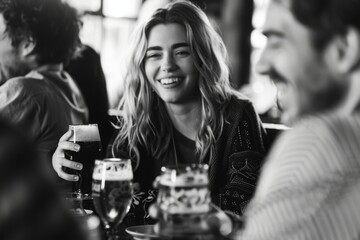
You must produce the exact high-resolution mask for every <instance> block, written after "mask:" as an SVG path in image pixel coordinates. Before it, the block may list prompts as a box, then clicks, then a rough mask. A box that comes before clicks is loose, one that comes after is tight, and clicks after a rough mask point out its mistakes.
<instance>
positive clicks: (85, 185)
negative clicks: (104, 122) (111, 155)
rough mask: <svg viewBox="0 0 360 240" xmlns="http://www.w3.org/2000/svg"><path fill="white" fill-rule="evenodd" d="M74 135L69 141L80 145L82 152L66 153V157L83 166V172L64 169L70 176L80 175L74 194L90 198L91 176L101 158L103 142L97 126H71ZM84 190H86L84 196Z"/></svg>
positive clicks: (74, 186) (74, 185)
mask: <svg viewBox="0 0 360 240" xmlns="http://www.w3.org/2000/svg"><path fill="white" fill-rule="evenodd" d="M69 129H70V130H71V131H72V132H73V135H72V136H71V138H70V139H69V141H71V142H74V143H77V144H79V145H80V151H79V152H75V151H65V157H66V158H67V159H69V160H72V161H76V162H80V163H82V164H83V168H82V170H81V171H79V170H74V169H70V168H66V167H64V171H65V172H67V173H69V174H75V175H78V177H79V180H78V181H77V182H74V183H73V192H74V193H75V194H77V197H78V198H86V197H89V195H88V193H90V191H91V176H92V170H93V166H94V161H95V159H98V158H100V157H101V141H100V134H99V129H98V126H97V124H87V125H70V126H69ZM82 189H84V190H85V194H83V191H82Z"/></svg>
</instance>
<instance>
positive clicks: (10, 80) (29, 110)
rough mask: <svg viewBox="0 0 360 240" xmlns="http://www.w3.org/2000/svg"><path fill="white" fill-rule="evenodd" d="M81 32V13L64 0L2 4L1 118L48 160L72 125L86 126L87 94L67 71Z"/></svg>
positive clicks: (5, 1) (16, 0)
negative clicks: (84, 95) (84, 124)
mask: <svg viewBox="0 0 360 240" xmlns="http://www.w3.org/2000/svg"><path fill="white" fill-rule="evenodd" d="M80 27H81V22H80V20H79V18H78V16H77V13H76V11H75V10H74V9H73V8H71V7H69V6H68V5H67V4H65V3H62V2H61V0H1V1H0V117H1V118H3V119H4V120H6V121H8V122H10V123H11V124H13V125H14V126H16V127H17V128H18V129H19V130H20V131H23V132H24V133H25V134H26V135H28V136H29V138H30V139H31V140H32V141H33V142H34V143H35V144H36V148H37V149H38V151H39V152H40V153H41V155H42V157H45V158H46V159H48V158H49V157H50V156H51V154H52V152H53V150H54V149H55V147H56V146H57V142H58V140H59V138H60V136H61V135H62V134H63V133H64V132H66V131H67V129H68V125H69V124H78V123H86V122H87V108H86V106H85V103H84V101H83V98H82V95H81V94H80V91H79V90H78V87H77V86H76V84H75V83H74V82H73V80H72V79H71V77H69V75H68V74H67V73H66V72H64V71H63V69H62V66H63V64H64V63H66V62H67V61H68V60H69V59H70V57H71V56H72V54H73V53H74V51H75V49H76V47H77V44H78V34H79V30H80ZM49 163H50V161H49Z"/></svg>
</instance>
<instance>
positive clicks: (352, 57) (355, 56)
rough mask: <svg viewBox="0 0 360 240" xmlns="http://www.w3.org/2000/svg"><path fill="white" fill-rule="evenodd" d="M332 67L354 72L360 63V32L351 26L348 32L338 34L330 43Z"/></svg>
mask: <svg viewBox="0 0 360 240" xmlns="http://www.w3.org/2000/svg"><path fill="white" fill-rule="evenodd" d="M329 47H330V48H331V49H330V54H331V55H330V56H329V57H330V58H331V60H332V67H333V68H335V69H336V70H337V71H338V73H341V74H344V73H345V74H346V73H349V72H352V71H353V70H354V69H355V68H357V67H359V64H360V32H359V31H358V30H357V29H355V28H353V27H349V28H348V29H347V32H346V34H344V35H342V36H336V37H335V39H334V40H333V41H332V42H331V43H330V46H329Z"/></svg>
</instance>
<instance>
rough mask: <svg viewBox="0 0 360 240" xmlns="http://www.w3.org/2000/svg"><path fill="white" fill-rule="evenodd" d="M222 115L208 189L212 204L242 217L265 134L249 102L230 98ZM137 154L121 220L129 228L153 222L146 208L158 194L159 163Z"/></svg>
mask: <svg viewBox="0 0 360 240" xmlns="http://www.w3.org/2000/svg"><path fill="white" fill-rule="evenodd" d="M225 112H226V113H227V115H226V121H225V124H224V128H223V132H222V134H221V136H220V138H219V139H217V141H216V144H215V154H213V156H212V158H211V159H210V160H209V162H208V164H209V188H210V191H211V199H212V202H213V203H214V204H216V205H217V206H219V207H220V208H221V209H223V210H226V211H230V212H232V213H235V214H237V215H239V216H241V215H242V214H243V211H244V209H245V207H246V205H247V204H248V202H249V201H250V199H251V198H252V196H253V194H254V191H255V186H256V183H257V179H258V175H259V170H260V167H261V165H262V161H263V158H264V156H265V151H266V149H265V140H266V139H265V138H266V132H265V130H264V128H263V127H262V125H261V121H260V119H259V117H258V115H257V114H256V112H255V110H254V107H253V105H252V103H251V102H250V101H248V100H239V99H233V100H232V101H230V103H229V104H228V106H227V109H226V111H225ZM111 147H112V146H111V145H110V146H109V148H108V156H112V154H110V153H111ZM139 152H140V159H141V161H140V164H139V167H138V168H137V169H136V171H135V172H134V183H136V184H135V185H136V186H137V187H136V188H137V190H136V191H135V194H134V197H133V202H132V207H131V210H130V212H129V213H128V215H127V217H126V219H125V220H124V223H125V225H128V226H129V225H137V224H149V223H152V222H153V220H152V219H151V218H150V217H149V215H148V212H147V208H148V207H149V205H150V204H151V203H153V202H154V201H155V200H156V195H157V191H156V190H154V189H153V187H152V184H153V181H154V179H155V177H156V176H157V175H159V174H160V167H161V164H159V162H161V161H156V160H155V159H154V158H153V157H152V156H150V155H149V154H148V153H147V151H146V149H145V148H143V147H140V148H139ZM115 155H116V156H115V157H127V156H126V154H124V151H117V153H116V154H115ZM112 157H113V156H112Z"/></svg>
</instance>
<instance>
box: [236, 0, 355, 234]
mask: <svg viewBox="0 0 360 240" xmlns="http://www.w3.org/2000/svg"><path fill="white" fill-rule="evenodd" d="M359 12H360V1H358V0H356V1H353V0H301V1H300V0H299V1H297V0H271V1H270V3H269V6H268V11H267V13H268V15H267V20H266V23H265V25H264V29H263V31H264V34H265V35H266V36H267V38H268V42H267V45H266V48H265V50H264V52H263V55H262V57H261V59H260V62H259V63H258V66H257V67H258V71H259V72H261V73H263V74H267V75H269V77H270V78H271V79H272V80H273V81H274V82H275V84H277V85H278V87H279V90H280V91H281V94H280V96H282V98H281V99H280V103H281V106H282V108H283V110H284V116H283V120H286V121H287V122H291V123H293V124H294V125H293V126H294V129H293V130H290V131H288V132H286V133H284V134H283V135H282V136H281V137H280V139H278V141H277V142H276V144H275V146H274V147H273V149H272V151H271V153H270V155H269V156H268V160H267V162H266V164H265V166H264V168H263V171H262V174H261V178H260V181H259V184H258V188H257V191H256V194H255V197H254V200H253V201H252V203H251V205H250V206H249V208H248V209H247V211H246V214H245V215H246V221H245V228H244V229H243V230H242V231H241V232H239V233H238V236H237V239H246V240H247V239H267V240H269V239H276V240H281V239H287V240H289V239H327V240H331V239H342V240H347V239H349V240H350V239H360V213H359V202H360V157H359V156H360V147H359V146H360V109H359V106H360V105H359V104H360V94H359V93H360V15H359Z"/></svg>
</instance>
